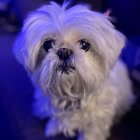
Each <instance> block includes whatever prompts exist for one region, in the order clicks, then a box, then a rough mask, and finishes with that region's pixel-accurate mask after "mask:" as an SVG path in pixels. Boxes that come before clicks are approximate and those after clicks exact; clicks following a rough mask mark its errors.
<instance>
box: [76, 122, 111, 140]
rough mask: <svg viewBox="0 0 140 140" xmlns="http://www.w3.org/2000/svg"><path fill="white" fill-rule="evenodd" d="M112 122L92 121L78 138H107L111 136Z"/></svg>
mask: <svg viewBox="0 0 140 140" xmlns="http://www.w3.org/2000/svg"><path fill="white" fill-rule="evenodd" d="M109 130H110V124H104V123H102V122H99V123H96V124H95V123H94V124H92V123H90V124H89V125H88V126H86V127H85V128H84V129H83V130H82V131H81V132H80V133H79V137H78V140H106V139H107V137H108V136H109V132H110V131H109Z"/></svg>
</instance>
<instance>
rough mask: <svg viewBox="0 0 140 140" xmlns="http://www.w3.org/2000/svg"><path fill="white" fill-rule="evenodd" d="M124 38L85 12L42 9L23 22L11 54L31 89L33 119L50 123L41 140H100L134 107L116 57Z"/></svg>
mask: <svg viewBox="0 0 140 140" xmlns="http://www.w3.org/2000/svg"><path fill="white" fill-rule="evenodd" d="M124 44H125V37H124V36H123V35H122V34H121V33H120V32H118V31H117V30H115V29H114V27H113V25H112V24H111V22H110V21H109V17H108V16H106V15H105V14H101V13H97V12H93V11H90V10H89V9H88V8H87V7H86V6H83V5H77V6H74V7H72V8H68V4H67V3H65V4H63V6H59V5H58V4H56V3H53V2H52V3H51V4H50V5H46V6H43V7H41V8H40V9H38V10H36V11H35V12H33V13H31V14H30V15H29V16H28V18H27V19H26V21H25V24H24V26H23V28H22V31H21V33H20V34H19V36H18V38H17V40H16V42H15V46H14V54H15V56H16V58H17V60H18V61H19V62H20V63H21V64H22V65H24V67H25V69H26V70H27V72H28V74H29V76H30V77H31V79H32V82H33V84H34V85H35V89H36V92H35V99H36V103H35V105H34V107H35V113H36V114H37V115H38V116H39V117H40V118H42V119H43V118H46V117H50V121H49V123H48V124H47V125H46V130H45V134H46V136H52V135H56V134H59V133H61V132H63V133H64V134H65V135H68V136H73V135H74V134H75V131H78V132H79V137H78V139H79V140H105V139H106V138H107V137H108V136H109V129H110V127H111V126H112V122H113V121H114V119H115V120H116V119H117V120H118V118H120V116H121V115H122V114H124V112H125V111H127V110H128V109H129V108H130V106H131V104H132V103H133V101H134V96H133V95H132V91H131V84H130V81H129V78H128V75H127V70H126V68H125V66H124V64H123V63H122V62H121V61H120V60H119V61H117V59H118V56H119V54H120V52H121V49H122V48H123V46H124Z"/></svg>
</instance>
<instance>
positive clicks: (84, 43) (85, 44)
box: [78, 39, 90, 52]
mask: <svg viewBox="0 0 140 140" xmlns="http://www.w3.org/2000/svg"><path fill="white" fill-rule="evenodd" d="M78 42H79V43H80V47H81V49H83V50H85V52H87V51H88V50H89V48H90V43H88V42H87V41H86V40H85V39H81V40H79V41H78Z"/></svg>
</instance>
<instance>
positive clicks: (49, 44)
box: [43, 39, 55, 52]
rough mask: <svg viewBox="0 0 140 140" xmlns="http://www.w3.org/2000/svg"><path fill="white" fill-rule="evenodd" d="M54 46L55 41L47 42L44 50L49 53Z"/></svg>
mask: <svg viewBox="0 0 140 140" xmlns="http://www.w3.org/2000/svg"><path fill="white" fill-rule="evenodd" d="M54 44H55V40H53V39H49V40H46V41H45V42H44V43H43V48H44V50H45V51H46V52H48V50H49V49H51V48H52V47H53V45H54Z"/></svg>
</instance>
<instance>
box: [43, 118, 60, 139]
mask: <svg viewBox="0 0 140 140" xmlns="http://www.w3.org/2000/svg"><path fill="white" fill-rule="evenodd" d="M59 133H60V131H59V129H58V126H57V122H56V121H55V120H50V121H49V122H48V123H47V125H46V128H45V135H46V137H51V136H55V135H57V134H59Z"/></svg>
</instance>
